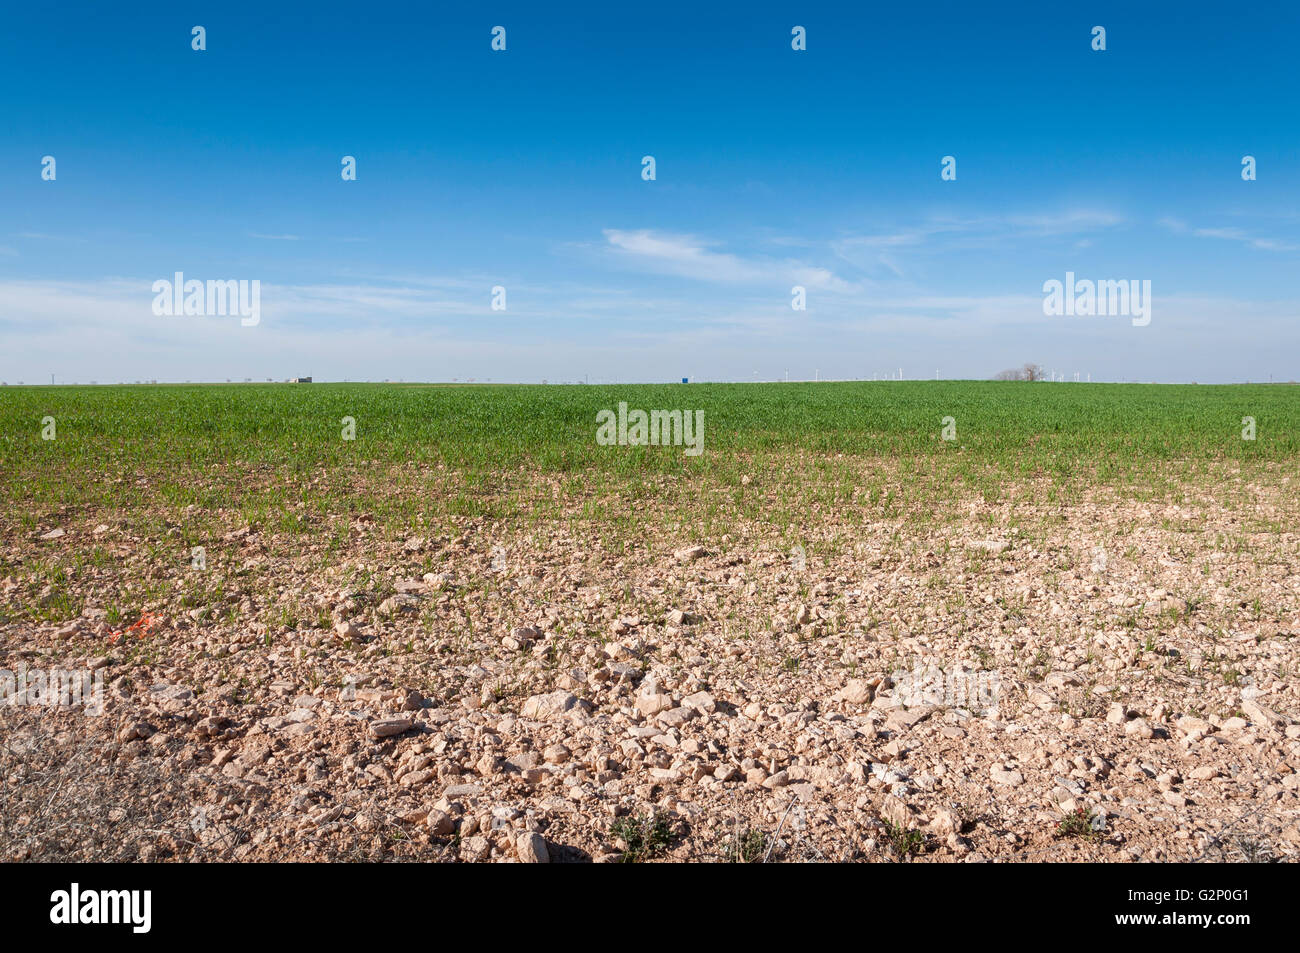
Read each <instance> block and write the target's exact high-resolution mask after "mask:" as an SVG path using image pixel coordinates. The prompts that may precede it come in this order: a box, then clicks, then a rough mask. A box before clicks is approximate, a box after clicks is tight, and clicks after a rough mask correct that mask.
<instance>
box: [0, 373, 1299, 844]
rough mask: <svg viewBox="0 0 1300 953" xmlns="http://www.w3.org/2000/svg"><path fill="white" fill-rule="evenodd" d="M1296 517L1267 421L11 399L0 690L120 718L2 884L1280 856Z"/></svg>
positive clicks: (63, 754) (1162, 393) (817, 387)
mask: <svg viewBox="0 0 1300 953" xmlns="http://www.w3.org/2000/svg"><path fill="white" fill-rule="evenodd" d="M620 403H624V404H626V405H628V407H630V408H634V409H636V408H641V409H646V410H649V409H661V410H681V411H683V412H694V411H697V410H700V411H703V443H702V452H701V453H700V454H699V455H698V456H692V455H688V454H687V453H685V452H684V450H683V447H681V446H627V445H612V446H603V445H600V444H599V443H598V442H597V440H596V421H597V415H598V413H599V412H600V411H602V410H616V409H617V408H618V407H619V405H620ZM1247 418H1249V420H1250V421H1252V422H1253V430H1250V429H1249V427H1248V424H1247V421H1246V419H1247ZM1243 431H1248V432H1249V433H1250V435H1251V436H1253V439H1244V438H1243ZM947 438H950V439H947ZM1298 478H1300V391H1297V390H1296V388H1294V387H1292V386H1285V385H1278V386H1262V385H1258V386H1250V385H1247V386H1227V387H1206V386H1156V385H1104V384H1088V385H1083V384H1045V383H1033V384H1029V383H978V382H889V383H823V384H809V383H799V384H758V385H745V384H731V385H709V384H690V385H671V386H660V385H642V386H618V387H588V386H545V387H526V386H441V385H397V384H390V385H374V384H357V385H345V384H309V385H292V386H290V385H228V386H212V385H206V386H150V387H43V388H15V387H6V388H3V389H0V489H2V490H3V496H4V501H5V505H4V508H3V512H2V514H0V534H2V535H3V543H4V545H3V552H2V555H0V668H3V669H5V670H7V671H9V672H12V673H17V672H19V671H20V670H28V671H32V672H35V671H49V670H51V669H61V670H69V671H93V672H96V673H100V674H101V675H102V677H103V686H104V688H103V691H104V713H103V714H102V715H97V714H92V713H89V712H87V711H86V710H85V708H84V706H83V707H77V706H65V707H62V708H51V707H50V706H48V705H33V704H21V705H11V706H9V707H0V719H2V720H3V725H0V731H2V735H0V737H2V738H3V747H0V805H2V806H0V849H2V850H3V851H4V854H5V856H6V857H7V858H14V859H22V858H35V859H160V860H162V859H259V860H268V859H274V860H279V859H329V858H341V857H356V858H403V859H406V858H420V859H429V860H458V859H459V860H487V859H521V860H536V859H539V858H541V857H549V858H550V859H551V860H577V859H598V860H599V859H609V860H614V859H621V860H651V859H654V858H656V857H675V858H679V859H688V858H692V859H717V860H740V861H747V860H755V859H762V858H764V857H766V858H767V859H768V862H775V861H778V860H784V861H790V860H802V859H855V860H858V859H860V860H900V859H912V860H934V861H954V860H957V861H962V860H978V859H1005V860H1017V859H1056V860H1066V859H1069V860H1074V859H1115V860H1157V859H1171V860H1194V859H1242V858H1247V859H1261V858H1275V857H1288V856H1293V855H1294V854H1295V853H1296V851H1297V849H1300V828H1298V827H1297V823H1298V819H1300V814H1298V813H1297V812H1298V811H1300V801H1298V799H1297V795H1298V787H1297V780H1298V779H1300V773H1297V772H1298V771H1300V754H1298V747H1297V746H1300V724H1297V721H1296V715H1297V714H1300V698H1298V697H1297V691H1296V682H1295V674H1296V671H1297V666H1298V665H1300V645H1298V644H1297V641H1298V640H1297V636H1298V635H1300V614H1298V612H1297V610H1298V607H1300V573H1298V571H1297V566H1300V558H1298V553H1297V550H1298V549H1300V535H1297V526H1296V514H1297V503H1298V502H1300V487H1298V484H1297V480H1298ZM0 690H3V691H6V692H10V693H15V692H16V691H17V688H16V683H15V687H6V686H5V685H4V684H3V683H0Z"/></svg>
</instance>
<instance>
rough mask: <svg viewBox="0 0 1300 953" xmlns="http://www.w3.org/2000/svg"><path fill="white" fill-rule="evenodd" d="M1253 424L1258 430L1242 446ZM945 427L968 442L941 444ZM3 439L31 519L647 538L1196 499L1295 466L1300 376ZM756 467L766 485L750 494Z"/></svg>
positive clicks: (58, 428)
mask: <svg viewBox="0 0 1300 953" xmlns="http://www.w3.org/2000/svg"><path fill="white" fill-rule="evenodd" d="M620 402H624V403H626V404H627V405H628V406H629V407H630V408H632V409H638V408H640V409H644V410H652V409H663V410H682V411H687V410H689V411H696V410H699V411H703V421H704V428H703V433H704V436H703V446H702V453H700V454H699V455H698V456H690V455H687V454H686V453H685V452H684V450H683V448H682V447H680V446H678V447H670V446H602V445H600V444H598V442H597V441H596V439H595V435H596V423H597V414H598V413H599V412H600V411H601V410H605V409H609V410H615V409H616V408H617V407H618V405H619V403H620ZM1246 417H1251V418H1253V419H1254V421H1255V427H1256V438H1255V439H1254V440H1245V439H1243V438H1242V430H1243V418H1246ZM50 418H52V419H53V422H52V427H51V426H49V424H50ZM346 418H350V419H351V420H352V421H353V422H354V430H353V433H352V436H353V438H352V439H344V428H345V426H346V420H345V419H346ZM945 418H951V423H950V425H949V435H950V436H951V437H953V438H954V439H947V440H945V439H943V438H942V434H943V430H944V427H945V424H946V423H948V421H946V420H945ZM0 435H2V436H0V484H2V485H3V489H4V495H5V498H6V500H7V501H8V502H9V505H10V508H11V510H12V512H11V514H10V516H11V518H12V519H14V520H16V522H17V523H18V524H19V525H21V526H24V527H26V528H28V529H31V528H35V527H36V526H37V525H39V524H42V522H43V521H48V520H47V516H48V513H49V512H50V511H51V510H55V509H57V508H58V507H61V506H62V507H68V506H72V507H83V508H87V510H88V511H93V512H98V513H108V512H111V513H113V514H114V515H115V516H117V517H119V518H123V519H128V520H141V521H143V522H144V524H145V525H147V524H148V522H149V520H150V519H155V518H157V517H158V516H159V515H160V514H161V513H184V514H185V516H184V519H183V521H182V522H183V525H184V526H186V527H187V528H193V529H194V531H195V532H196V533H198V532H199V530H200V529H201V528H202V527H204V526H205V525H207V524H208V523H209V521H210V518H212V517H214V516H215V515H217V514H221V519H227V520H228V519H230V518H236V517H237V518H241V519H243V520H245V521H248V522H256V523H260V524H263V525H267V524H269V525H273V526H277V527H278V528H279V529H281V530H283V531H285V532H290V533H292V532H299V533H310V532H313V531H314V528H319V527H318V523H315V522H313V518H321V519H323V518H325V517H328V516H330V515H338V514H347V513H357V512H363V511H364V512H370V513H373V514H376V515H377V517H378V518H379V519H380V520H381V521H383V522H385V523H391V524H393V525H394V526H396V525H401V524H408V525H409V524H411V523H417V524H426V525H427V524H428V523H429V521H430V520H433V519H436V518H438V517H441V516H445V515H466V516H487V517H500V518H511V519H515V518H525V519H528V520H530V521H533V522H543V523H544V522H546V521H547V520H550V519H554V518H558V517H559V515H560V514H561V512H563V513H564V514H565V518H566V519H568V520H570V521H572V520H575V519H577V520H580V521H583V522H586V523H588V524H590V523H603V524H607V525H609V526H610V527H622V528H623V529H624V530H627V531H633V530H637V529H638V528H643V527H644V524H645V523H646V521H649V520H653V519H657V518H658V517H657V516H654V515H653V513H652V511H653V510H654V509H656V508H659V507H671V508H674V509H675V510H677V511H678V512H684V511H689V512H691V513H693V514H694V522H695V525H696V530H695V533H697V534H701V535H707V534H708V533H709V532H711V531H713V530H719V531H721V530H722V529H723V528H724V527H725V524H726V522H727V521H728V519H729V518H730V515H735V514H740V515H742V516H745V517H747V518H754V519H759V518H761V519H763V520H765V521H767V522H771V523H774V524H776V525H789V524H797V523H800V522H806V521H808V520H815V519H816V515H815V514H816V512H818V511H819V509H820V508H822V507H825V506H837V507H846V508H850V509H852V510H854V512H853V513H851V514H850V517H851V518H864V517H865V516H869V515H870V513H871V511H872V510H874V511H876V512H877V513H879V514H881V515H884V516H893V515H897V514H899V513H907V514H909V515H910V516H911V517H912V518H915V519H922V520H924V519H932V518H935V517H936V515H941V513H942V511H943V508H942V507H941V506H940V504H941V503H942V502H944V501H952V500H955V499H957V498H959V497H961V496H962V495H963V494H966V493H974V494H978V495H980V496H982V497H983V498H985V499H990V500H991V499H1000V498H1003V497H1005V496H1007V495H1008V494H1010V499H1012V500H1013V501H1014V500H1015V499H1017V498H1021V499H1024V500H1025V501H1028V502H1034V501H1038V500H1040V499H1043V498H1044V496H1043V494H1046V497H1045V498H1047V499H1055V498H1058V497H1064V498H1078V496H1079V495H1080V494H1082V493H1088V492H1095V491H1098V490H1102V489H1105V490H1110V491H1116V492H1121V493H1123V494H1125V495H1129V496H1136V497H1138V498H1170V499H1176V498H1178V495H1179V494H1180V493H1182V492H1184V491H1185V489H1186V488H1187V487H1188V486H1189V485H1192V484H1198V483H1199V484H1206V483H1212V482H1214V481H1215V480H1216V479H1217V477H1216V475H1219V474H1222V473H1223V472H1225V471H1224V468H1225V467H1228V468H1231V469H1232V471H1233V472H1236V473H1247V474H1248V473H1250V472H1252V471H1254V470H1258V471H1259V472H1261V473H1273V472H1274V471H1278V472H1289V471H1290V470H1291V469H1293V466H1294V463H1295V461H1296V460H1297V458H1298V457H1300V390H1297V389H1296V388H1294V387H1291V386H1268V385H1246V386H1196V385H1144V384H1064V383H1062V384H1044V383H1036V384H1028V383H1001V382H945V381H935V382H924V381H917V382H888V383H884V382H881V383H876V382H848V383H815V384H814V383H791V384H778V383H771V384H690V385H629V386H618V387H604V386H600V387H596V386H577V385H573V386H486V385H485V386H446V385H421V384H308V385H287V384H267V385H256V384H255V385H239V384H235V385H224V386H222V385H197V386H190V385H184V386H181V385H170V386H168V385H163V386H135V387H131V386H120V387H53V388H32V387H27V388H22V387H8V388H4V389H3V390H0ZM46 437H52V438H53V439H45V438H46ZM750 479H758V481H759V484H758V485H759V486H760V487H761V488H762V491H761V492H759V491H758V490H747V489H746V488H745V483H746V482H747V481H748V480H750ZM1017 494H1018V495H1019V497H1017ZM232 511H233V513H234V515H233V516H232V515H231V512H232ZM729 514H730V515H729ZM714 524H717V525H714Z"/></svg>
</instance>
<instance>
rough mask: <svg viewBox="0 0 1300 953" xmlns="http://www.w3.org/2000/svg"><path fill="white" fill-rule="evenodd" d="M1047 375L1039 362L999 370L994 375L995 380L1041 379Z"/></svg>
mask: <svg viewBox="0 0 1300 953" xmlns="http://www.w3.org/2000/svg"><path fill="white" fill-rule="evenodd" d="M1046 376H1047V375H1046V374H1045V373H1043V369H1042V368H1041V367H1039V366H1038V365H1037V364H1026V365H1025V366H1024V367H1018V368H1012V369H1011V370H1007V371H998V372H997V374H995V375H993V379H994V380H995V381H1041V380H1042V379H1043V378H1045V377H1046Z"/></svg>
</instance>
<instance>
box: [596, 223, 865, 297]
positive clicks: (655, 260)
mask: <svg viewBox="0 0 1300 953" xmlns="http://www.w3.org/2000/svg"><path fill="white" fill-rule="evenodd" d="M602 234H603V235H604V237H605V241H606V242H607V246H608V248H609V249H610V250H611V252H612V253H613V254H614V255H615V256H616V258H617V260H619V261H621V262H623V263H624V264H627V265H630V266H632V267H636V268H641V269H645V270H649V271H655V272H659V273H662V274H670V275H676V276H678V277H682V278H692V279H695V280H697V281H712V282H723V283H732V284H736V283H748V284H770V283H772V282H774V281H775V282H781V283H783V284H784V283H786V282H792V283H794V284H801V285H803V286H805V287H807V288H817V289H820V290H824V291H833V292H837V293H850V292H852V291H854V290H856V289H857V288H858V287H859V286H858V285H856V284H855V283H853V282H849V281H845V280H844V279H842V278H840V277H839V276H837V275H836V274H835V273H834V272H833V271H831V270H830V269H829V268H826V267H824V266H821V265H816V264H810V263H807V262H802V261H795V260H790V259H773V258H765V257H761V256H741V255H737V254H733V253H731V252H723V251H715V250H714V246H716V245H717V244H718V243H716V242H707V241H705V240H703V239H700V238H697V237H696V236H693V235H674V234H667V233H662V232H654V231H651V230H649V229H639V230H635V231H625V230H623V229H617V228H607V229H604V231H603V232H602Z"/></svg>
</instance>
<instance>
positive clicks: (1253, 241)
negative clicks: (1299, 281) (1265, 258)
mask: <svg viewBox="0 0 1300 953" xmlns="http://www.w3.org/2000/svg"><path fill="white" fill-rule="evenodd" d="M1157 224H1158V225H1160V226H1161V227H1162V228H1165V229H1167V230H1168V231H1170V232H1172V233H1173V234H1175V235H1191V236H1193V237H1194V238H1215V239H1219V240H1221V241H1230V242H1238V243H1240V244H1242V245H1245V246H1247V247H1248V248H1258V249H1260V250H1261V251H1300V244H1296V243H1295V242H1289V241H1282V240H1279V239H1276V238H1268V237H1264V236H1261V235H1255V234H1252V233H1251V232H1248V231H1246V230H1245V229H1244V228H1238V227H1237V226H1235V225H1232V226H1227V227H1223V228H1203V227H1202V228H1193V227H1192V226H1190V225H1188V224H1187V223H1186V222H1184V221H1183V220H1182V219H1178V218H1168V217H1166V218H1162V219H1160V220H1159V221H1158V222H1157Z"/></svg>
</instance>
